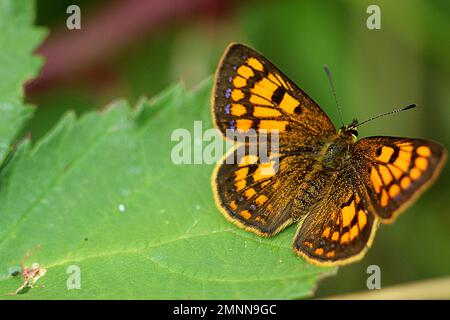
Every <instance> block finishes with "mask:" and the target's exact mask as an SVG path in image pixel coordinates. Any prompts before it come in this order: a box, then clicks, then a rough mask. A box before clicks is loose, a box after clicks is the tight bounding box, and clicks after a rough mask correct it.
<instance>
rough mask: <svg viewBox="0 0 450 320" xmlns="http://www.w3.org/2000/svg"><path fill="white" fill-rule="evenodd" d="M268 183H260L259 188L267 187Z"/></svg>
mask: <svg viewBox="0 0 450 320" xmlns="http://www.w3.org/2000/svg"><path fill="white" fill-rule="evenodd" d="M269 183H270V181H264V182H263V183H261V188H264V187H265V186H267V185H268V184H269Z"/></svg>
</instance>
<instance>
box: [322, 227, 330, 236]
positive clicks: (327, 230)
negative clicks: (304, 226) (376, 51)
mask: <svg viewBox="0 0 450 320" xmlns="http://www.w3.org/2000/svg"><path fill="white" fill-rule="evenodd" d="M330 231H331V228H330V227H326V228H325V230H323V233H322V235H323V236H324V237H325V238H328V236H329V235H330Z"/></svg>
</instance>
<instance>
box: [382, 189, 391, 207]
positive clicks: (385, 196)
mask: <svg viewBox="0 0 450 320" xmlns="http://www.w3.org/2000/svg"><path fill="white" fill-rule="evenodd" d="M388 202H389V196H388V194H387V192H386V190H385V189H383V191H382V192H381V206H382V207H386V206H387V204H388Z"/></svg>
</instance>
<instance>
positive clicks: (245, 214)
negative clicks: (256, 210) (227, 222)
mask: <svg viewBox="0 0 450 320" xmlns="http://www.w3.org/2000/svg"><path fill="white" fill-rule="evenodd" d="M239 214H240V215H241V217H242V218H244V219H245V220H248V219H250V217H251V216H252V214H251V213H250V212H249V211H248V210H243V211H241V212H239Z"/></svg>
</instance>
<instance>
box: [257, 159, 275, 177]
mask: <svg viewBox="0 0 450 320" xmlns="http://www.w3.org/2000/svg"><path fill="white" fill-rule="evenodd" d="M274 165H275V161H271V162H267V163H261V164H260V165H259V166H258V168H257V169H256V170H255V173H253V180H254V181H259V180H263V179H267V178H268V177H271V176H273V175H275V174H276V171H275V168H274Z"/></svg>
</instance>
